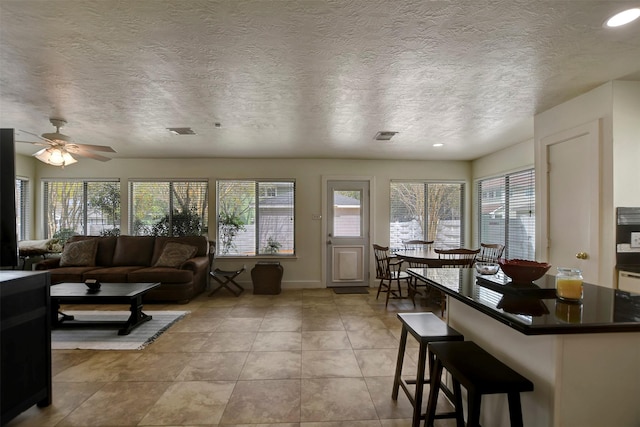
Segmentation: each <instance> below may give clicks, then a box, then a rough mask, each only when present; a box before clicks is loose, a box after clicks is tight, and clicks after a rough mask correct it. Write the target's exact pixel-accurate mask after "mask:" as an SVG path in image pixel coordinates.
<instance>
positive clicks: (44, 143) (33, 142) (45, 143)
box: [16, 140, 51, 146]
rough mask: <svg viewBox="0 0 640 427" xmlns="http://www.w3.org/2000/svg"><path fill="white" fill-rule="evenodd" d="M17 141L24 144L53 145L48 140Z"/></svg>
mask: <svg viewBox="0 0 640 427" xmlns="http://www.w3.org/2000/svg"><path fill="white" fill-rule="evenodd" d="M16 142H22V143H24V144H33V145H42V146H50V145H51V144H49V143H48V142H46V141H45V142H42V141H18V140H16Z"/></svg>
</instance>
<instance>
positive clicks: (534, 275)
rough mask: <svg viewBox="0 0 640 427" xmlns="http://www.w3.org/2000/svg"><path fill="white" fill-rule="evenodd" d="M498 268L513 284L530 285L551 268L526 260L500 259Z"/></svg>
mask: <svg viewBox="0 0 640 427" xmlns="http://www.w3.org/2000/svg"><path fill="white" fill-rule="evenodd" d="M498 264H500V268H501V269H502V271H503V272H504V274H505V275H507V276H508V277H510V278H511V280H512V281H513V282H514V283H531V282H533V281H534V280H538V279H539V278H541V277H542V276H544V275H545V273H546V272H547V271H549V269H550V268H551V264H547V263H546V262H536V261H529V260H526V259H510V260H505V259H500V260H498Z"/></svg>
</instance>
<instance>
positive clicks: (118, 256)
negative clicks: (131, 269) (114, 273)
mask: <svg viewBox="0 0 640 427" xmlns="http://www.w3.org/2000/svg"><path fill="white" fill-rule="evenodd" d="M154 242H155V237H153V236H119V237H118V241H117V242H116V248H115V251H114V253H113V264H112V265H114V266H127V265H142V266H145V267H149V266H150V265H151V255H152V254H153V244H154Z"/></svg>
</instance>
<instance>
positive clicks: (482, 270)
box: [475, 262, 500, 274]
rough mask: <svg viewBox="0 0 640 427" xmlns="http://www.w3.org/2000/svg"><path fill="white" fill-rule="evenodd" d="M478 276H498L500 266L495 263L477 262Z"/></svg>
mask: <svg viewBox="0 0 640 427" xmlns="http://www.w3.org/2000/svg"><path fill="white" fill-rule="evenodd" d="M475 266H476V271H477V272H478V274H496V273H497V272H498V269H499V268H500V266H499V265H498V264H496V263H495V262H476V264H475Z"/></svg>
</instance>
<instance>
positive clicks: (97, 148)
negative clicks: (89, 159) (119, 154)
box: [71, 142, 116, 153]
mask: <svg viewBox="0 0 640 427" xmlns="http://www.w3.org/2000/svg"><path fill="white" fill-rule="evenodd" d="M71 144H73V145H75V146H77V147H78V148H81V149H84V150H93V151H104V152H108V153H115V152H116V150H114V149H113V148H111V147H108V146H106V145H92V144H76V143H75V142H72V143H71Z"/></svg>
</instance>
